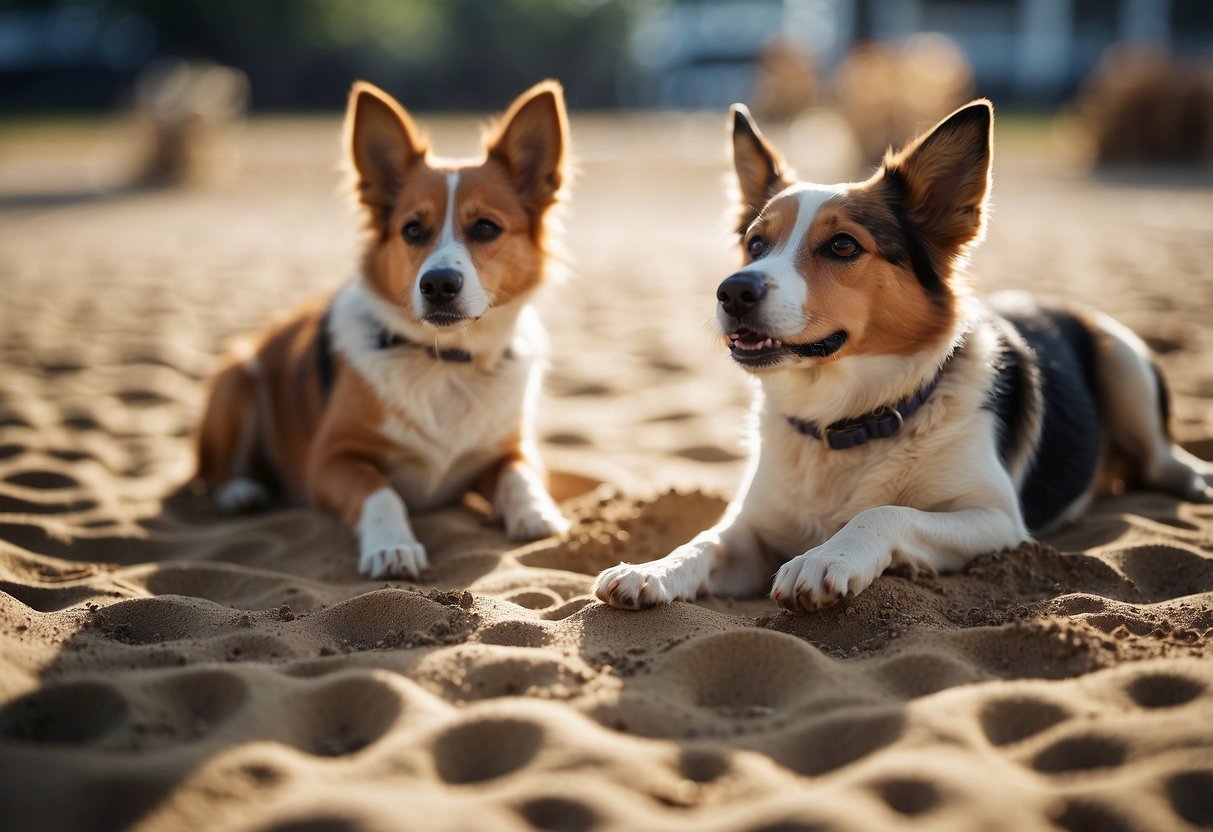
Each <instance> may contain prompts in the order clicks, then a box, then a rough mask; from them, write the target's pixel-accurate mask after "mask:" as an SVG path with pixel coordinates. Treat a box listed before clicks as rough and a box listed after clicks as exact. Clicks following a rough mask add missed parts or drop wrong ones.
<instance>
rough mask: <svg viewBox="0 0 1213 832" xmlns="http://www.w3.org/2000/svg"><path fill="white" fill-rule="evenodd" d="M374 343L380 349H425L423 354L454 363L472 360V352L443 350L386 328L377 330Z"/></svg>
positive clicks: (457, 349) (467, 362) (466, 362)
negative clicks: (419, 342)
mask: <svg viewBox="0 0 1213 832" xmlns="http://www.w3.org/2000/svg"><path fill="white" fill-rule="evenodd" d="M376 344H377V346H378V348H379V349H381V350H390V349H392V348H393V347H409V348H411V349H415V350H425V354H426V355H428V356H429V357H430V358H433V359H434V360H436V361H450V362H452V363H454V364H469V363H471V361H472V354H471V353H470V352H468V351H467V350H461V349H459V348H458V347H451V348H450V349H445V350H440V349H436V348H435V347H434V345H433V344H418V343H417V342H416V341H410V340H409V339H408V338H405V337H404V336H403V335H401V334H400V333H398V332H389V331H388V330H386V329H380V330H379V339H378V341H377V342H376Z"/></svg>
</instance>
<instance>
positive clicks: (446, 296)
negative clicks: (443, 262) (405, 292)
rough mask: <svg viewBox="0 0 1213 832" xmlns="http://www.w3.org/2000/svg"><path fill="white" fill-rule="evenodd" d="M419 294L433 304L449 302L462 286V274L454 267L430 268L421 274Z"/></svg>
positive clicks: (438, 304) (440, 304)
mask: <svg viewBox="0 0 1213 832" xmlns="http://www.w3.org/2000/svg"><path fill="white" fill-rule="evenodd" d="M420 285H421V296H422V297H423V298H425V299H426V300H427V301H429V302H430V303H431V304H433V305H434V306H442V305H444V304H447V303H450V302H451V301H453V300H454V299H455V298H456V297H457V296H458V295H459V291H460V290H461V289H462V288H463V275H461V274H460V273H459V272H457V271H455V270H454V269H430V270H429V271H428V272H426V273H425V274H423V275H422V276H421V284H420Z"/></svg>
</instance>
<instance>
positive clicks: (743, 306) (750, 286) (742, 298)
mask: <svg viewBox="0 0 1213 832" xmlns="http://www.w3.org/2000/svg"><path fill="white" fill-rule="evenodd" d="M766 294H767V287H766V284H765V283H763V281H762V276H761V275H757V274H752V273H750V272H740V273H739V274H735V275H733V276H732V277H726V278H725V279H724V282H723V283H721V284H720V286H719V287H717V289H716V299H717V300H719V301H720V305H721V306H723V307H724V311H725V312H728V313H729V314H730V315H732V316H733V317H734V318H740V317H741V316H742V315H744V314H745V313H746V312H748V311H750V309H751V308H752V307H754V306H756V305H757V304H758V301H760V300H762V299H763V298H764V297H766Z"/></svg>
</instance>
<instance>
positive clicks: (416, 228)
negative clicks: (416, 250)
mask: <svg viewBox="0 0 1213 832" xmlns="http://www.w3.org/2000/svg"><path fill="white" fill-rule="evenodd" d="M402 233H403V234H404V239H405V242H408V243H411V244H412V245H417V244H418V243H420V242H421V241H423V240H424V239H425V228H423V227H422V225H421V223H419V222H417V220H413V221H412V222H406V223H405V224H404V231H403V232H402Z"/></svg>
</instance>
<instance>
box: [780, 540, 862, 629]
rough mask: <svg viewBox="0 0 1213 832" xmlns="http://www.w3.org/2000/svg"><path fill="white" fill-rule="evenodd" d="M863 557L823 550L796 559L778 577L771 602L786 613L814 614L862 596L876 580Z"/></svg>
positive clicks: (781, 569) (815, 550) (824, 547)
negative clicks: (799, 611) (859, 595)
mask: <svg viewBox="0 0 1213 832" xmlns="http://www.w3.org/2000/svg"><path fill="white" fill-rule="evenodd" d="M866 560H867V558H864V557H863V556H862V555H860V554H859V553H853V554H848V553H844V552H841V551H836V550H833V549H831V548H829V547H828V544H827V546H819V547H818V548H816V549H813V550H811V551H809V552H806V553H805V554H803V555H801V556H799V557H795V558H792V559H791V560H790V561H788V562H787V563H785V564H784V565H783V566H781V567H780V568H779V571H778V572H776V573H775V581H774V582H773V583H772V585H771V600H772V601H774V602H775V603H777V604H779V605H780V606H781V607H783V608H784V609H789V610H801V611H803V612H812V611H814V610H820V609H824V608H825V607H830V606H833V605H834V604H837V603H838V602H839V601H840V600H842V599H843V598H846V597H847V596H854V595H858V594H859V593H861V592H863V591H864V590H865V589H867V588H868V586H869V585H870V584H871V583H872V581H874V580H875V579H876V576H875V575H873V574H872V571H871V569H869V568H867V567H866V565H865V561H866Z"/></svg>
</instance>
